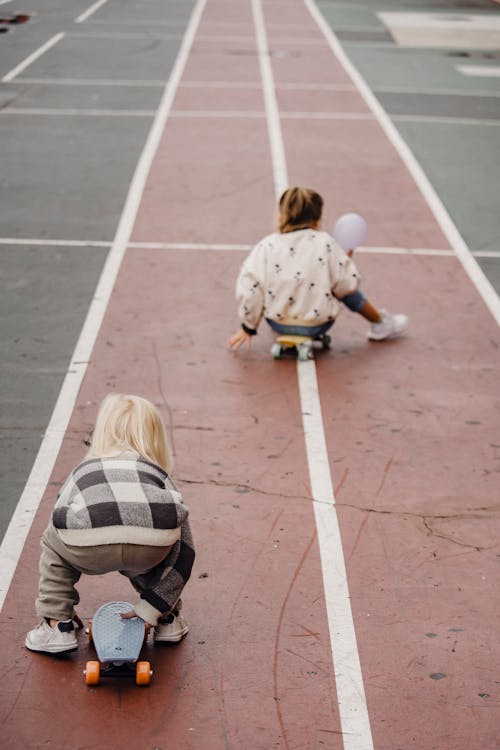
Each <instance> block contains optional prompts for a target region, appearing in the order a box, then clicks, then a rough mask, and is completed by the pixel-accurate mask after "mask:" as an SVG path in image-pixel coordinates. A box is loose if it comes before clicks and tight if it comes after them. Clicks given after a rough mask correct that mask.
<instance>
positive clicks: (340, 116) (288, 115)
mask: <svg viewBox="0 0 500 750" xmlns="http://www.w3.org/2000/svg"><path fill="white" fill-rule="evenodd" d="M0 111H1V110H0ZM265 116H266V113H265V112H252V111H251V110H244V109H243V110H239V111H233V110H230V109H221V110H215V109H176V110H174V111H173V112H172V117H186V118H188V117H193V118H203V117H206V118H208V119H210V118H214V117H215V118H218V117H227V118H230V119H231V118H233V119H238V118H245V117H247V118H249V119H251V120H255V119H258V118H262V117H265ZM280 116H281V119H282V120H304V119H305V120H373V119H374V115H373V114H372V113H371V112H287V111H281V113H280Z"/></svg>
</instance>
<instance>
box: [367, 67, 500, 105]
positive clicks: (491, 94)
mask: <svg viewBox="0 0 500 750" xmlns="http://www.w3.org/2000/svg"><path fill="white" fill-rule="evenodd" d="M499 70H500V68H499ZM352 89H353V91H357V89H356V88H355V87H354V86H353V87H352ZM372 90H373V91H374V92H375V93H376V94H417V95H418V94H422V95H423V96H436V97H438V96H461V97H463V98H466V97H477V96H480V97H486V98H497V97H499V96H500V91H493V89H490V90H489V91H488V90H487V89H476V88H474V89H426V88H422V87H421V86H419V87H416V86H415V87H412V86H406V87H405V86H378V85H377V86H374V87H373V89H372Z"/></svg>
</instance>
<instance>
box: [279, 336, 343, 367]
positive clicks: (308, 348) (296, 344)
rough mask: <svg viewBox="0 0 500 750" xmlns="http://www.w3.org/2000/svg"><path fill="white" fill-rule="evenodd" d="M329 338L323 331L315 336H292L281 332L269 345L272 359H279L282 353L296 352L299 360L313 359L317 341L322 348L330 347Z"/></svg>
mask: <svg viewBox="0 0 500 750" xmlns="http://www.w3.org/2000/svg"><path fill="white" fill-rule="evenodd" d="M330 342H331V338H330V336H329V335H328V334H327V333H323V334H321V335H320V336H318V337H317V338H312V337H311V336H294V335H292V334H281V335H280V336H278V337H277V338H276V341H275V342H274V344H273V345H272V347H271V354H272V355H273V357H274V359H280V358H281V357H282V356H283V354H285V353H287V352H290V353H294V352H296V354H297V358H298V359H300V360H301V361H305V360H308V359H314V352H313V348H314V345H315V344H316V343H319V345H320V346H322V348H323V349H328V348H329V347H330Z"/></svg>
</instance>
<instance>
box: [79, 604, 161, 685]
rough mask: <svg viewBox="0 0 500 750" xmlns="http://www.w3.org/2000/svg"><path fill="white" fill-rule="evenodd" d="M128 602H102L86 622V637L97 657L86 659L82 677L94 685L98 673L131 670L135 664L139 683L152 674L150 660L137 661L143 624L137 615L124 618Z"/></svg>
mask: <svg viewBox="0 0 500 750" xmlns="http://www.w3.org/2000/svg"><path fill="white" fill-rule="evenodd" d="M131 609H133V606H132V605H131V604H129V603H128V602H108V603H107V604H103V605H102V606H101V607H99V609H98V610H97V612H96V613H95V615H94V618H93V620H92V622H91V624H90V625H89V637H90V638H91V639H92V641H93V642H94V646H95V650H96V652H97V658H98V659H99V661H89V662H87V668H86V670H85V681H86V683H87V685H97V684H98V683H99V681H100V676H101V674H131V673H134V672H133V670H130V667H131V666H133V665H135V677H136V682H137V684H138V685H147V684H149V682H150V678H151V674H152V673H151V669H150V664H149V662H144V661H137V660H138V658H139V654H140V651H141V648H142V645H143V643H144V636H145V624H144V620H142V619H141V618H140V617H132V618H130V619H126V620H124V619H123V618H122V617H121V614H122V613H125V612H130V610H131Z"/></svg>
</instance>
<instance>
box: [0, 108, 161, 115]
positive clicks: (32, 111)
mask: <svg viewBox="0 0 500 750" xmlns="http://www.w3.org/2000/svg"><path fill="white" fill-rule="evenodd" d="M155 114H156V110H154V109H58V108H56V107H54V108H50V107H45V108H43V107H9V106H7V107H3V108H2V109H0V116H1V115H46V116H49V117H54V116H57V117H154V116H155Z"/></svg>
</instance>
